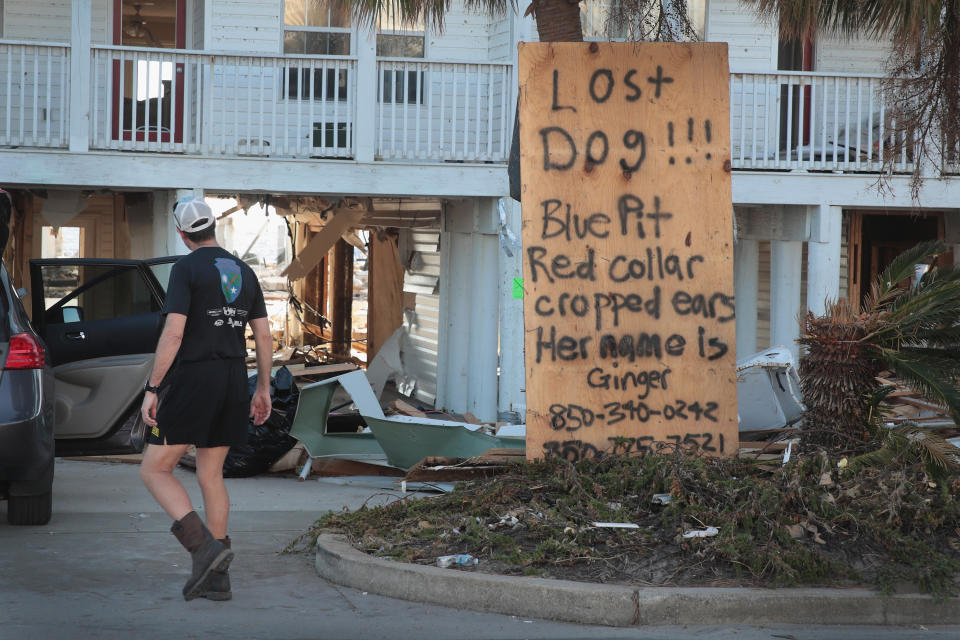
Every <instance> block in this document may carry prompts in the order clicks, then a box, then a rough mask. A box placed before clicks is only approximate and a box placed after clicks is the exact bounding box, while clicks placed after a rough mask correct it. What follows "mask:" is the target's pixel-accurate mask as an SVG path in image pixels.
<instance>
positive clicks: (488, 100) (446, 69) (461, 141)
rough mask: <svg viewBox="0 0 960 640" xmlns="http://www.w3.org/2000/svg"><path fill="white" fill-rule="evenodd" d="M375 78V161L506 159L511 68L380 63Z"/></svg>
mask: <svg viewBox="0 0 960 640" xmlns="http://www.w3.org/2000/svg"><path fill="white" fill-rule="evenodd" d="M377 79H378V86H377V115H376V118H377V155H378V156H379V157H381V158H383V159H385V160H397V159H408V158H409V159H428V160H444V161H464V162H505V161H506V160H507V157H508V155H509V153H510V140H511V134H512V132H513V130H512V128H511V127H512V126H513V125H512V122H511V119H512V116H513V106H512V105H513V102H512V97H511V86H510V82H511V65H509V64H497V63H447V62H414V61H410V60H385V59H381V60H379V61H378V62H377Z"/></svg>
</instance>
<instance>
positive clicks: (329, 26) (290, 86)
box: [283, 0, 353, 100]
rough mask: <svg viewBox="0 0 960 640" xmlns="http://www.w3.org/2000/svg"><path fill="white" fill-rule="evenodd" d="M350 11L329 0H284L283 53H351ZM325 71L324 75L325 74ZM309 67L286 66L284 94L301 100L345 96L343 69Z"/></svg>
mask: <svg viewBox="0 0 960 640" xmlns="http://www.w3.org/2000/svg"><path fill="white" fill-rule="evenodd" d="M352 32H353V29H352V28H351V24H350V11H349V9H346V8H343V7H337V6H334V5H333V4H332V3H330V2H328V0H285V1H284V7H283V53H284V54H286V55H327V56H348V55H350V45H351V42H350V41H351V35H352ZM324 73H325V74H326V77H324ZM313 76H314V77H313V79H312V83H311V78H310V70H309V69H304V68H302V67H301V68H296V67H287V75H286V82H285V90H284V95H286V96H287V97H288V98H299V99H303V100H309V99H311V98H312V99H314V100H334V99H336V100H346V99H347V71H346V70H345V69H340V70H335V69H326V70H323V69H314V70H313Z"/></svg>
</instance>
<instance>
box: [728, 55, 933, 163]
mask: <svg viewBox="0 0 960 640" xmlns="http://www.w3.org/2000/svg"><path fill="white" fill-rule="evenodd" d="M882 81H883V77H882V76H880V75H868V74H861V75H856V76H851V75H840V74H830V73H812V72H778V73H732V74H730V143H731V145H730V146H731V156H732V164H733V168H735V169H789V170H825V171H853V172H858V171H859V172H879V171H883V170H886V169H888V168H892V170H893V171H894V172H909V171H912V170H913V167H914V164H913V163H914V156H915V153H914V150H915V145H914V142H913V140H911V139H909V136H908V135H907V134H906V133H904V132H902V131H901V130H900V128H898V127H897V123H896V121H895V120H894V119H893V118H892V117H891V114H890V113H889V108H888V104H887V103H886V101H885V100H884V97H883V95H882V91H881V84H882ZM891 154H893V155H892V156H891Z"/></svg>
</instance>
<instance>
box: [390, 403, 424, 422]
mask: <svg viewBox="0 0 960 640" xmlns="http://www.w3.org/2000/svg"><path fill="white" fill-rule="evenodd" d="M390 408H391V409H393V410H394V411H396V412H397V413H399V414H402V415H405V416H411V417H414V418H427V417H429V416H427V414H425V413H424V412H423V411H420V410H419V409H417V408H416V407H414V406H412V405H410V404H408V403H406V402H404V401H403V400H394V401H393V402H391V403H390Z"/></svg>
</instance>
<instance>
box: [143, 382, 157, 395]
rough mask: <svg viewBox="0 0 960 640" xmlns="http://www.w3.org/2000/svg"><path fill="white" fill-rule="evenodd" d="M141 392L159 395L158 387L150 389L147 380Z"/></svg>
mask: <svg viewBox="0 0 960 640" xmlns="http://www.w3.org/2000/svg"><path fill="white" fill-rule="evenodd" d="M143 390H144V391H149V392H151V393H160V387H151V386H150V381H149V380H147V383H146V384H145V385H143Z"/></svg>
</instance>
